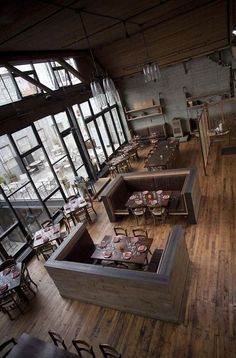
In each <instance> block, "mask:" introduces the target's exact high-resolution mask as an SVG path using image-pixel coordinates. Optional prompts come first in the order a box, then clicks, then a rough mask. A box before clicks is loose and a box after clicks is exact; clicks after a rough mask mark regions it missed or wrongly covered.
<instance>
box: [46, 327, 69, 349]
mask: <svg viewBox="0 0 236 358" xmlns="http://www.w3.org/2000/svg"><path fill="white" fill-rule="evenodd" d="M48 334H49V336H50V337H51V339H52V341H53V343H54V344H55V346H57V347H59V348H61V347H62V348H63V349H64V350H65V351H67V346H66V344H65V341H64V339H63V338H62V337H61V336H60V334H58V333H56V332H53V331H48Z"/></svg>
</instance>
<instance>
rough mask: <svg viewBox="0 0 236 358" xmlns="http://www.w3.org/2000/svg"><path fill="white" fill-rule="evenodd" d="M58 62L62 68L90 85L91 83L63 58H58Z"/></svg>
mask: <svg viewBox="0 0 236 358" xmlns="http://www.w3.org/2000/svg"><path fill="white" fill-rule="evenodd" d="M56 61H57V62H58V63H60V65H61V66H62V67H64V68H65V69H66V70H67V71H69V72H71V73H72V74H73V75H74V76H75V77H77V78H78V79H79V80H80V81H82V82H84V83H89V81H88V80H87V79H86V78H85V77H84V76H83V75H82V74H81V73H80V72H79V71H77V70H76V69H75V68H74V67H72V66H71V65H70V64H69V63H68V62H66V61H65V60H64V59H62V58H56Z"/></svg>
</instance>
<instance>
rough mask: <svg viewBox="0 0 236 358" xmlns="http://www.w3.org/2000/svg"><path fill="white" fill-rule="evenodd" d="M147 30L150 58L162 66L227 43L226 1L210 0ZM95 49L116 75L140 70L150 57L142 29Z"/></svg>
mask: <svg viewBox="0 0 236 358" xmlns="http://www.w3.org/2000/svg"><path fill="white" fill-rule="evenodd" d="M144 34H145V39H146V42H147V47H148V52H149V56H150V60H151V61H154V60H155V61H157V62H158V64H159V65H161V66H164V65H168V64H172V63H176V62H180V61H183V60H186V59H189V58H191V57H195V56H200V55H203V54H206V53H209V52H212V51H214V50H216V49H219V48H224V47H227V46H228V45H229V38H228V28H227V2H226V1H224V0H223V1H215V2H211V3H209V4H206V5H205V6H202V7H200V8H197V9H195V10H192V11H191V12H187V13H183V14H182V15H178V16H176V17H175V18H171V19H169V20H166V21H162V22H161V23H160V24H158V23H157V24H156V25H152V26H151V27H150V28H149V29H147V30H145V32H144ZM95 53H96V56H97V58H98V60H99V61H100V62H101V63H102V64H103V66H104V67H105V68H107V70H108V72H109V73H111V75H112V76H114V77H119V76H125V75H130V74H132V73H136V72H139V71H141V70H142V66H143V63H144V62H145V61H147V57H146V51H145V49H144V44H143V39H142V36H141V34H140V33H138V34H136V35H133V36H131V37H130V38H128V39H123V40H120V41H117V42H114V43H113V44H111V45H108V46H104V47H103V48H101V49H97V50H96V51H95Z"/></svg>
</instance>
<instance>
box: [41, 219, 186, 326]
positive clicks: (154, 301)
mask: <svg viewBox="0 0 236 358" xmlns="http://www.w3.org/2000/svg"><path fill="white" fill-rule="evenodd" d="M85 231H87V230H86V228H85V227H84V226H81V224H78V225H77V226H76V227H75V228H74V229H73V231H72V232H71V234H70V235H69V237H68V238H67V239H66V240H65V241H64V242H63V244H62V245H60V247H59V248H58V249H57V250H56V251H55V253H54V254H53V255H52V256H51V258H50V259H49V260H48V261H47V262H46V264H45V267H46V269H47V271H48V273H49V275H50V276H51V278H52V279H53V281H54V283H55V285H56V286H57V288H58V290H59V292H60V294H61V296H63V297H66V298H72V299H77V300H80V301H83V302H87V303H91V304H95V305H99V306H104V307H110V308H114V309H117V310H120V311H125V312H131V313H134V314H138V315H142V316H145V317H150V318H154V319H160V320H164V321H171V322H180V321H181V319H182V312H183V310H184V297H186V295H185V293H186V292H185V290H186V278H187V274H188V266H189V256H188V251H187V248H186V243H185V238H184V229H183V228H182V227H181V226H177V225H176V226H174V227H173V230H172V232H171V233H170V235H169V238H168V240H167V243H166V247H165V249H164V251H163V254H162V257H161V261H160V265H159V267H158V271H157V273H151V272H144V271H136V270H126V269H118V268H114V267H103V266H102V265H95V264H84V263H80V262H71V261H65V260H64V259H63V257H66V256H68V252H69V251H70V250H74V249H75V247H76V248H77V249H78V242H79V238H80V236H81V234H83V232H85ZM64 253H65V255H64Z"/></svg>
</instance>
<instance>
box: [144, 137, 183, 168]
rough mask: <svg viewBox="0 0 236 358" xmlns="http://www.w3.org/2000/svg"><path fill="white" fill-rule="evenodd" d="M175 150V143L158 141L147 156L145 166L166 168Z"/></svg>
mask: <svg viewBox="0 0 236 358" xmlns="http://www.w3.org/2000/svg"><path fill="white" fill-rule="evenodd" d="M176 151H177V145H176V143H174V142H173V143H168V142H166V141H163V142H160V143H158V145H157V147H156V149H155V150H154V152H153V153H152V154H151V155H150V156H149V157H148V159H147V162H146V167H147V168H152V167H160V168H166V167H167V165H168V164H169V163H171V162H172V161H173V159H174V158H175V154H176Z"/></svg>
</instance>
